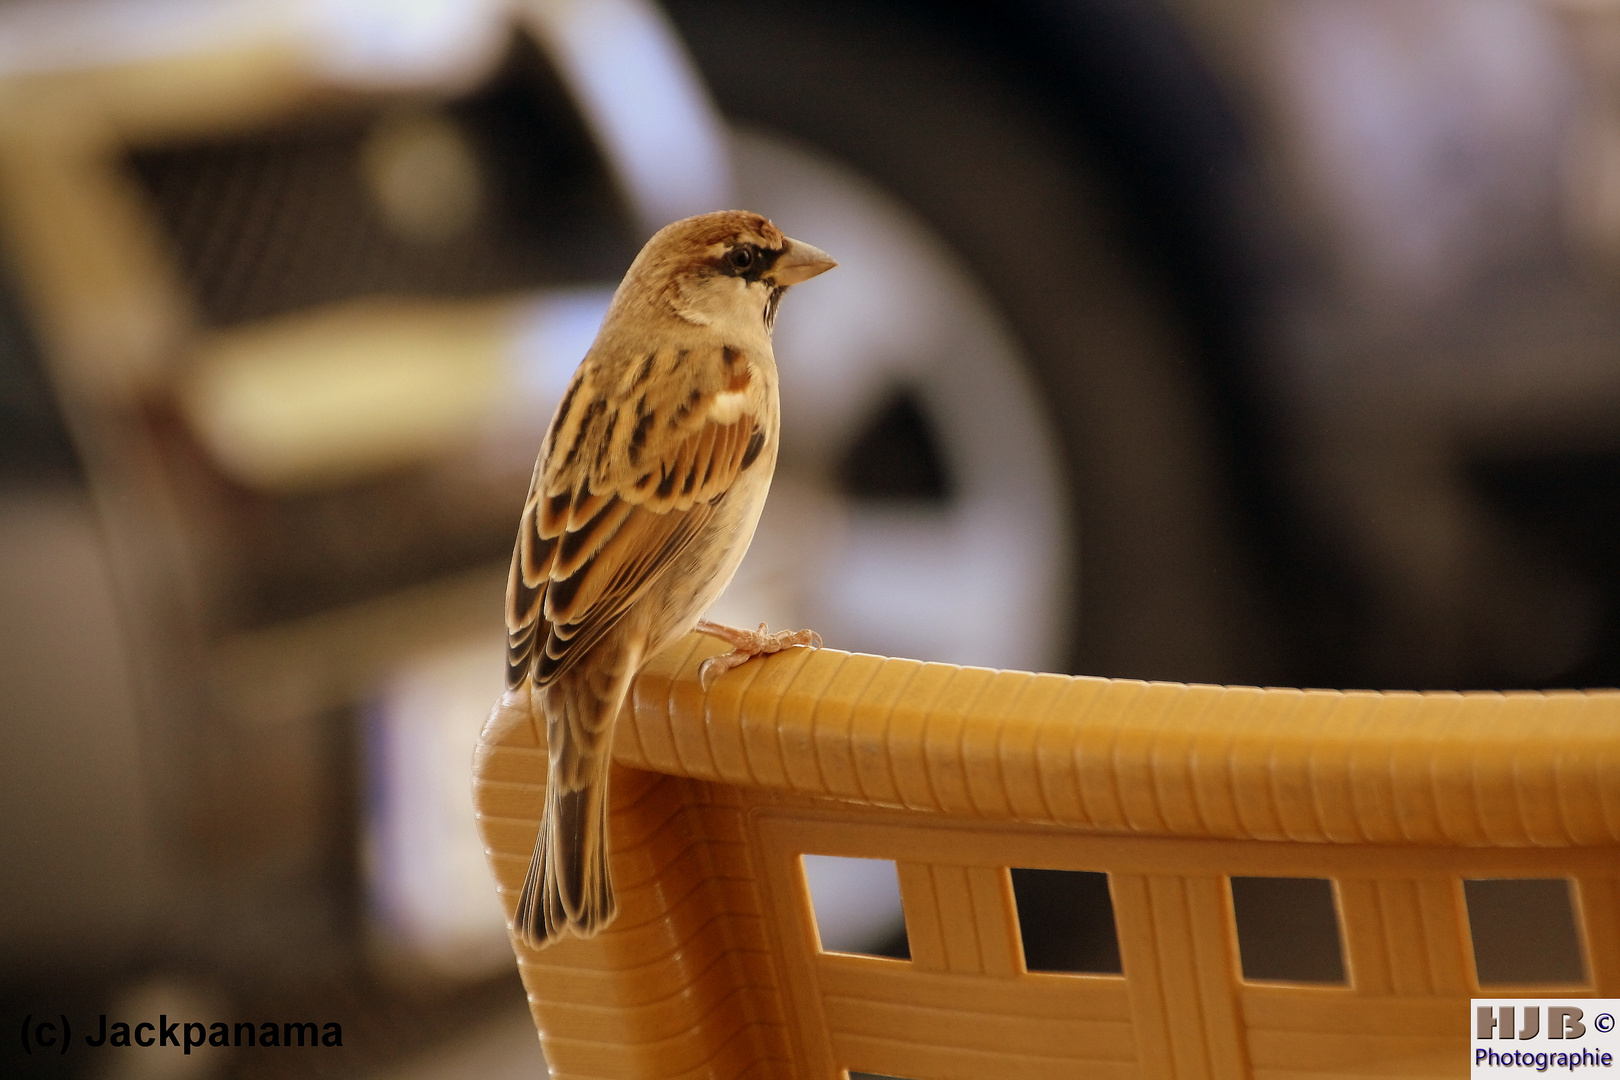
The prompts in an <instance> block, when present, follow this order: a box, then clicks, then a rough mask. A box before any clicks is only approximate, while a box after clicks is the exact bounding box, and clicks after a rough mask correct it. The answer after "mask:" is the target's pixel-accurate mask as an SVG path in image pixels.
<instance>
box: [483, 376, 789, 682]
mask: <svg viewBox="0 0 1620 1080" xmlns="http://www.w3.org/2000/svg"><path fill="white" fill-rule="evenodd" d="M714 352H715V355H714V356H712V357H711V356H696V355H692V353H691V352H690V351H689V350H681V351H679V352H675V351H673V350H672V351H670V352H668V353H654V354H652V355H649V356H647V357H646V358H645V359H644V360H643V361H641V362H640V363H639V364H636V365H628V366H626V369H625V370H624V372H623V376H622V377H621V378H620V380H619V385H617V386H609V387H607V388H603V387H599V386H596V385H594V383H595V381H596V378H599V377H600V373H601V372H602V371H603V367H602V366H599V365H598V366H593V365H591V364H590V363H587V364H585V365H582V366H581V368H580V371H579V373H577V374H576V375H575V377H574V381H573V383H572V384H571V385H570V386H569V389H568V392H567V393H566V394H565V395H564V397H563V401H562V404H561V405H559V406H558V410H557V414H556V416H555V418H554V419H553V420H552V423H551V428H550V429H549V430H548V432H547V434H546V439H545V442H544V444H543V445H542V448H541V454H540V460H539V462H538V463H537V464H536V466H535V475H534V479H533V481H532V482H531V483H530V486H529V496H528V499H527V500H526V502H525V504H524V508H523V519H522V523H521V524H520V526H519V529H518V538H517V543H516V545H515V546H514V548H513V551H512V567H511V573H510V577H509V578H508V581H507V594H506V625H507V683H508V685H509V686H512V687H516V686H519V685H521V684H522V682H523V679H524V678H525V677H526V676H527V677H532V678H533V680H534V684H535V685H536V686H544V685H546V684H547V683H549V682H551V681H552V680H554V679H555V678H557V676H558V675H560V674H562V673H563V672H564V671H566V670H567V669H568V668H569V666H570V665H572V664H573V663H574V662H575V661H577V660H578V659H579V657H581V656H583V655H584V654H585V653H586V652H588V651H589V650H590V648H591V646H592V645H594V644H595V643H596V642H598V641H600V640H601V638H602V636H603V635H604V634H606V633H607V632H608V631H609V630H611V629H612V628H613V626H614V624H615V623H617V622H618V620H619V619H620V618H622V617H623V616H624V613H625V612H626V611H627V610H628V609H629V608H630V606H631V605H632V604H634V603H635V602H636V600H638V599H639V598H640V597H641V596H642V595H643V594H644V593H645V592H646V591H647V589H648V587H649V586H650V585H651V584H652V583H653V582H654V581H656V580H657V579H658V577H659V575H660V574H661V573H663V572H664V571H665V570H666V569H667V568H668V567H669V566H670V564H671V563H673V562H674V561H675V559H676V558H677V557H678V556H679V555H680V553H681V552H682V551H683V550H684V549H685V548H686V547H687V545H689V544H690V543H691V542H692V541H693V540H694V539H695V538H696V537H697V536H698V535H700V534H701V532H702V531H703V527H704V525H705V524H706V523H707V522H708V520H709V518H710V516H711V515H712V514H713V513H714V511H715V507H716V505H717V503H718V502H719V500H721V499H722V498H724V496H725V494H726V492H727V491H729V490H730V488H731V485H732V484H733V482H735V480H736V479H737V476H738V475H739V474H740V473H741V472H742V471H743V470H745V469H747V468H748V467H749V466H750V465H752V464H753V462H754V459H755V458H756V457H757V456H758V454H759V452H760V449H761V447H762V445H763V442H764V432H763V431H762V430H761V428H760V425H759V423H758V422H757V419H756V417H755V416H754V415H753V413H752V412H751V411H750V410H749V409H747V408H746V407H745V405H744V404H743V402H744V401H745V399H746V395H745V394H744V393H742V391H743V390H746V387H747V374H746V370H747V369H746V367H741V368H739V366H738V358H737V356H736V353H735V351H734V350H731V349H718V348H717V349H716V350H715V351H714ZM739 371H741V373H742V374H741V375H740V376H739V374H738V372H739ZM654 376H662V377H661V378H657V377H654Z"/></svg>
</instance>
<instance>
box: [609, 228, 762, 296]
mask: <svg viewBox="0 0 1620 1080" xmlns="http://www.w3.org/2000/svg"><path fill="white" fill-rule="evenodd" d="M746 245H752V246H754V247H757V248H759V249H760V250H761V251H765V252H780V251H782V249H783V248H784V247H786V246H787V238H786V237H785V236H784V235H783V234H782V230H781V229H778V228H777V227H776V226H775V225H773V224H771V221H770V219H769V218H767V217H765V216H764V215H763V214H756V213H754V212H753V211H751V210H721V211H718V212H716V213H713V214H699V215H698V216H697V217H689V218H682V219H681V220H680V221H675V222H671V223H670V224H668V225H665V226H664V227H663V228H662V229H659V230H658V232H656V233H654V234H653V237H652V239H651V240H648V241H647V246H646V247H644V248H642V249H641V254H640V255H638V256H636V261H635V262H634V263H632V264H631V266H630V272H629V273H628V274H627V275H626V278H627V279H628V278H637V279H639V280H642V281H648V282H649V283H653V282H660V281H666V282H667V281H670V280H672V279H674V278H677V277H680V276H682V275H685V274H691V273H697V274H706V273H710V272H718V271H720V270H721V269H722V264H721V262H720V260H721V258H722V257H723V255H724V252H725V251H726V250H727V249H730V248H736V247H742V246H746Z"/></svg>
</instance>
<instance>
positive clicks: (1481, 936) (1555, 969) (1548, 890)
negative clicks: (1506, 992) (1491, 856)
mask: <svg viewBox="0 0 1620 1080" xmlns="http://www.w3.org/2000/svg"><path fill="white" fill-rule="evenodd" d="M1463 897H1464V899H1465V900H1466V901H1467V904H1468V934H1469V936H1470V937H1471V938H1472V939H1473V943H1474V970H1475V972H1476V973H1477V974H1478V976H1479V982H1480V985H1481V986H1485V985H1490V984H1498V985H1500V984H1507V985H1522V984H1530V983H1565V984H1581V983H1584V982H1585V981H1586V965H1585V963H1584V962H1583V961H1582V959H1581V943H1580V934H1579V933H1578V932H1577V931H1576V929H1575V913H1574V910H1573V906H1572V905H1571V904H1570V891H1569V882H1568V881H1566V880H1565V879H1563V878H1483V879H1479V880H1475V881H1464V882H1463Z"/></svg>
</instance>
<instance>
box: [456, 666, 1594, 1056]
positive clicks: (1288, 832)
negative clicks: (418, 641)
mask: <svg viewBox="0 0 1620 1080" xmlns="http://www.w3.org/2000/svg"><path fill="white" fill-rule="evenodd" d="M714 649H715V644H714V643H712V642H708V641H706V640H705V639H701V638H698V637H696V636H694V637H693V638H691V639H689V640H688V641H687V642H685V643H683V644H682V645H679V646H676V647H675V648H673V649H671V650H669V652H668V653H666V654H665V655H664V656H663V657H660V658H659V659H658V660H657V661H655V663H654V664H653V665H651V666H650V667H649V669H648V670H647V671H646V672H645V673H643V675H642V676H641V678H640V679H639V680H638V681H637V683H636V686H635V689H634V692H633V697H632V701H631V702H630V703H629V704H627V706H626V708H625V711H624V713H623V714H622V715H621V717H620V719H619V722H618V730H617V733H616V737H615V739H616V741H615V745H614V756H615V759H616V762H617V768H616V771H615V775H614V776H613V780H612V783H613V794H612V808H613V809H612V823H611V829H612V834H611V845H612V848H611V850H612V854H611V859H612V865H613V871H614V875H615V880H616V882H617V886H618V890H619V892H618V895H619V916H618V919H617V921H616V922H615V923H614V924H613V925H612V926H611V927H610V928H609V929H608V930H607V931H606V932H604V933H603V934H601V935H599V936H598V937H597V938H595V939H593V940H590V941H579V940H574V939H569V940H567V941H564V942H562V943H559V944H557V945H555V946H553V947H552V948H550V949H547V950H544V951H542V952H538V953H537V952H532V951H530V950H529V949H527V948H525V947H524V946H522V945H521V944H515V946H514V947H515V949H516V952H517V957H518V962H519V966H520V969H521V972H522V976H523V982H524V986H525V987H526V988H527V991H528V995H529V1001H530V1004H531V1008H532V1011H533V1013H534V1017H535V1022H536V1024H537V1026H538V1027H539V1029H540V1032H541V1037H542V1042H543V1044H544V1048H545V1052H546V1055H547V1058H548V1060H549V1061H550V1063H551V1067H552V1069H553V1071H554V1074H555V1075H558V1076H568V1077H698V1076H716V1077H745V1076H746V1077H790V1076H791V1077H807V1078H815V1080H823V1078H836V1077H842V1076H843V1075H844V1074H843V1070H846V1069H847V1070H853V1071H857V1072H868V1073H878V1074H883V1075H888V1076H894V1077H905V1078H909V1080H955V1078H961V1080H968V1078H972V1080H981V1078H984V1077H997V1078H1017V1077H1030V1078H1034V1077H1053V1078H1056V1077H1074V1076H1079V1075H1085V1076H1094V1077H1121V1078H1123V1077H1127V1076H1130V1077H1137V1076H1140V1077H1164V1078H1169V1077H1178V1078H1203V1077H1240V1076H1257V1075H1262V1074H1265V1073H1269V1072H1275V1071H1277V1070H1283V1071H1289V1072H1293V1071H1301V1070H1304V1071H1310V1072H1312V1073H1313V1074H1319V1075H1321V1076H1323V1077H1326V1076H1328V1075H1329V1074H1335V1073H1337V1074H1341V1075H1345V1076H1349V1075H1358V1076H1367V1075H1372V1074H1379V1075H1453V1076H1460V1075H1462V1073H1463V1071H1464V1069H1465V1068H1466V1067H1467V1064H1466V1062H1467V1059H1466V1054H1467V1046H1468V1042H1469V1035H1468V1027H1467V1025H1468V1022H1469V1018H1468V1009H1467V1005H1468V1001H1467V999H1468V998H1469V997H1470V996H1477V995H1478V994H1479V992H1480V982H1479V979H1480V975H1479V968H1480V966H1481V965H1479V964H1476V958H1475V950H1474V947H1473V946H1474V943H1475V941H1477V940H1478V939H1479V927H1478V926H1476V927H1475V928H1474V932H1473V933H1472V934H1471V933H1470V926H1469V905H1470V902H1471V899H1472V896H1471V894H1469V893H1468V891H1467V890H1466V889H1465V886H1464V882H1465V881H1472V880H1474V879H1512V878H1521V879H1525V878H1528V879H1543V880H1544V879H1554V880H1557V879H1564V880H1567V881H1568V882H1569V883H1570V887H1569V890H1568V891H1569V897H1570V902H1571V905H1572V907H1571V918H1572V920H1573V926H1574V935H1575V940H1576V942H1577V944H1578V948H1579V951H1580V960H1579V961H1578V963H1577V969H1578V970H1582V971H1584V976H1582V977H1580V978H1578V979H1574V980H1572V981H1569V982H1567V983H1565V984H1562V985H1560V984H1548V983H1545V982H1543V983H1537V984H1534V985H1490V986H1489V988H1488V991H1487V992H1488V993H1489V994H1490V995H1492V996H1503V997H1509V996H1520V997H1528V996H1538V995H1542V996H1546V995H1551V994H1557V995H1559V996H1592V995H1595V996H1620V858H1617V857H1616V856H1617V855H1620V848H1617V846H1616V844H1617V841H1620V782H1617V781H1620V694H1617V693H1615V692H1612V691H1606V692H1591V693H1576V692H1571V693H1548V694H1538V693H1511V694H1495V693H1471V694H1455V693H1433V694H1416V693H1383V694H1381V693H1372V692H1359V693H1340V692H1336V691H1298V690H1260V689H1254V688H1248V687H1217V686H1185V685H1180V684H1172V683H1146V682H1136V681H1130V680H1109V679H1095V678H1071V677H1066V676H1057V675H1033V674H1028V673H1023V672H1006V671H1001V672H998V671H989V670H984V669H978V668H958V667H953V666H950V665H945V664H924V663H918V662H915V661H910V660H892V659H883V658H881V657H875V656H862V655H850V654H847V653H839V652H835V651H833V650H830V649H827V650H822V651H819V652H815V653H809V652H806V651H803V650H790V651H789V652H786V653H783V654H780V655H778V656H775V657H771V658H769V659H767V660H765V661H762V662H759V661H756V662H754V663H751V664H748V665H745V666H744V667H742V668H740V669H738V670H737V671H735V672H733V673H731V674H728V675H726V676H724V677H723V678H722V679H720V681H719V682H718V683H716V685H715V687H714V689H713V691H712V692H710V693H709V694H707V695H705V694H704V693H703V692H702V691H701V690H700V689H699V687H698V683H697V679H696V674H695V672H696V664H697V662H698V661H699V660H701V659H702V657H703V656H705V655H707V654H708V653H710V652H712V651H714ZM543 731H544V727H543V724H542V723H540V722H538V721H537V719H536V717H535V716H533V715H531V711H530V709H529V703H528V701H527V698H526V697H525V696H521V695H509V696H508V697H507V698H506V699H505V700H503V701H502V703H501V704H500V705H498V706H497V708H496V709H495V711H494V713H493V714H492V715H491V717H490V720H489V723H488V725H487V726H486V728H485V731H484V734H483V737H482V738H481V740H480V743H479V747H478V751H477V755H476V765H475V772H476V777H475V785H476V801H477V805H478V809H479V815H480V827H481V829H482V831H483V836H484V840H485V845H486V848H487V850H488V853H489V861H490V865H491V867H492V868H493V872H494V875H495V878H496V880H497V882H498V886H499V889H500V892H501V894H502V896H503V898H504V899H505V902H506V905H507V911H508V916H509V917H510V914H511V911H512V909H513V907H514V906H515V903H516V897H517V892H518V889H519V887H520V885H521V883H522V880H523V875H524V871H525V869H526V867H527V863H528V859H529V855H530V851H531V849H532V847H533V844H534V837H535V831H536V827H537V825H538V818H539V809H540V806H541V802H542V799H541V795H542V792H543V790H544V782H545V769H546V757H545V741H544V734H543ZM805 854H815V855H835V856H851V857H863V858H875V859H887V860H893V861H894V862H895V864H896V867H897V870H898V876H899V882H900V890H901V898H902V904H903V909H904V914H905V923H906V933H907V938H908V941H909V949H910V955H911V959H910V960H909V961H907V960H896V959H889V958H883V957H876V956H863V955H853V954H847V953H837V952H827V951H823V950H822V948H821V944H820V939H819V936H818V931H817V927H816V921H815V917H814V915H813V912H812V906H811V898H810V896H809V892H808V889H807V885H806V878H805V874H804V870H803V864H802V861H801V858H800V857H801V856H802V855H805ZM1010 868H1044V869H1059V870H1081V871H1093V872H1098V871H1100V872H1104V873H1106V874H1107V883H1108V892H1109V894H1110V896H1111V900H1112V909H1113V917H1114V921H1115V926H1116V928H1117V935H1118V948H1119V959H1120V966H1121V968H1122V970H1123V974H1114V975H1110V974H1056V973H1045V972H1030V971H1027V970H1026V967H1025V959H1024V950H1023V947H1022V944H1021V942H1022V940H1023V937H1022V935H1021V932H1020V927H1019V924H1018V914H1019V913H1018V905H1017V902H1016V900H1015V893H1014V888H1013V876H1012V875H1011V873H1010ZM1250 877H1255V878H1268V877H1269V878H1278V877H1281V878H1314V879H1326V880H1328V881H1330V882H1331V883H1332V889H1331V894H1330V895H1331V896H1332V898H1333V901H1334V905H1333V907H1334V910H1335V911H1336V917H1337V921H1338V934H1339V942H1340V947H1341V949H1342V964H1343V971H1344V978H1343V981H1342V982H1341V983H1339V984H1337V985H1335V984H1331V983H1329V984H1309V983H1290V982H1284V981H1266V980H1258V979H1254V978H1250V979H1245V977H1244V966H1243V965H1244V959H1243V956H1242V955H1240V942H1239V936H1238V931H1237V928H1236V924H1235V922H1234V905H1233V889H1232V886H1231V885H1230V880H1231V879H1233V878H1240V879H1247V878H1250ZM1487 974H1489V973H1488V972H1487Z"/></svg>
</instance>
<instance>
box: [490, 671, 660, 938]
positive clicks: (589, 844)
mask: <svg viewBox="0 0 1620 1080" xmlns="http://www.w3.org/2000/svg"><path fill="white" fill-rule="evenodd" d="M615 647H618V648H619V651H618V653H617V654H616V655H615V654H612V653H609V650H610V649H613V648H615ZM598 649H599V650H600V653H599V654H598V656H597V657H595V658H594V659H597V660H599V661H600V662H598V663H593V664H588V665H587V664H581V665H578V666H576V668H575V669H574V670H572V671H569V672H566V673H564V674H563V675H562V676H561V677H560V678H558V679H557V681H556V682H554V683H552V684H550V685H549V686H547V687H546V688H545V690H544V691H543V692H542V693H541V694H538V695H535V696H536V698H538V699H540V700H539V703H540V704H541V705H542V707H543V708H544V710H545V713H546V739H547V743H548V751H549V757H550V759H551V767H550V770H549V774H548V776H547V781H546V804H545V809H544V811H543V812H542V814H541V816H540V832H539V835H538V836H536V837H535V841H534V857H533V858H532V859H530V860H529V873H528V876H527V877H526V878H525V879H524V881H523V891H522V892H521V893H520V894H519V896H518V908H517V917H516V919H515V928H516V930H517V932H518V933H519V935H520V936H521V937H522V938H523V939H524V940H525V941H526V942H527V943H528V944H529V945H530V946H531V947H533V948H541V947H543V946H545V945H549V944H550V943H551V942H553V941H556V940H557V939H558V938H560V937H562V936H563V935H564V934H568V933H572V934H574V935H576V936H578V937H582V938H588V937H593V936H595V935H596V933H597V932H598V931H600V930H601V929H602V928H603V927H605V926H607V924H608V923H609V922H611V921H612V920H613V916H614V915H615V914H617V912H618V905H617V903H616V901H615V899H614V896H613V880H612V877H611V876H610V875H609V872H608V800H607V794H608V768H609V766H610V764H611V758H612V748H613V721H614V720H615V719H616V718H617V716H618V713H619V707H620V706H621V705H622V704H623V703H624V699H625V695H626V693H627V692H628V690H629V687H630V679H631V678H632V677H633V675H634V674H635V669H636V667H637V661H639V659H640V652H641V650H640V648H639V647H638V646H637V645H636V644H631V645H629V646H628V647H625V646H622V645H621V644H620V643H618V642H613V641H611V640H610V641H608V642H604V643H603V644H602V645H601V646H598ZM602 654H606V655H602Z"/></svg>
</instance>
